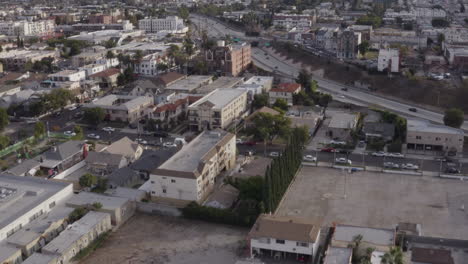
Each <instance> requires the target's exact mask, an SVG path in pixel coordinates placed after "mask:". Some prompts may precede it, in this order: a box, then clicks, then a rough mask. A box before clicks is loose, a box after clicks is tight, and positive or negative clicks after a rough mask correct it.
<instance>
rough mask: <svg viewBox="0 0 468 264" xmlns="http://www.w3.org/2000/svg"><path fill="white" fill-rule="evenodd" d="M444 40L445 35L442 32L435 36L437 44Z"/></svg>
mask: <svg viewBox="0 0 468 264" xmlns="http://www.w3.org/2000/svg"><path fill="white" fill-rule="evenodd" d="M444 41H445V35H444V34H443V33H440V34H439V35H438V36H437V42H439V44H442V42H444Z"/></svg>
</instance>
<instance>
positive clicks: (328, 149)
mask: <svg viewBox="0 0 468 264" xmlns="http://www.w3.org/2000/svg"><path fill="white" fill-rule="evenodd" d="M320 151H322V152H338V150H336V149H334V148H323V149H321V150H320Z"/></svg>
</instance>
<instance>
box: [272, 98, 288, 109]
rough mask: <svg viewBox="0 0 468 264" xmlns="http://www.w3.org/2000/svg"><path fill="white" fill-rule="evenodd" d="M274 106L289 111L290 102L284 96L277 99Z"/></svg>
mask: <svg viewBox="0 0 468 264" xmlns="http://www.w3.org/2000/svg"><path fill="white" fill-rule="evenodd" d="M273 108H275V109H277V110H281V111H284V112H286V111H288V109H289V105H288V102H287V101H286V100H284V99H282V98H278V99H276V101H275V103H274V104H273Z"/></svg>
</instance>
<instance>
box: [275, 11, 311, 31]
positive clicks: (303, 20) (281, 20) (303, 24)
mask: <svg viewBox="0 0 468 264" xmlns="http://www.w3.org/2000/svg"><path fill="white" fill-rule="evenodd" d="M314 22H315V16H312V15H300V14H285V13H277V14H275V15H274V16H273V26H274V27H281V28H283V29H285V30H291V29H293V28H296V30H307V29H310V28H311V27H312V24H313V23H314Z"/></svg>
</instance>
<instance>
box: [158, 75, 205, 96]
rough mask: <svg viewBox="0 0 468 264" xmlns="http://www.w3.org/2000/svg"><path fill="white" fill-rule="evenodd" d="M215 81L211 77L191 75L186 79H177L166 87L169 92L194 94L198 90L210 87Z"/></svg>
mask: <svg viewBox="0 0 468 264" xmlns="http://www.w3.org/2000/svg"><path fill="white" fill-rule="evenodd" d="M212 81H213V76H211V75H189V76H187V77H186V78H177V80H176V81H175V82H171V83H170V84H168V85H167V86H166V90H167V91H171V92H176V93H194V92H195V90H196V89H198V88H200V87H202V86H205V85H208V84H210V83H211V82H212Z"/></svg>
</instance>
